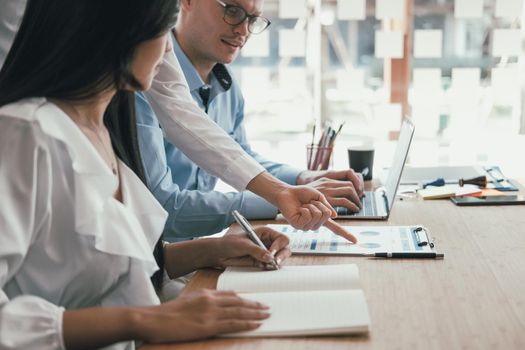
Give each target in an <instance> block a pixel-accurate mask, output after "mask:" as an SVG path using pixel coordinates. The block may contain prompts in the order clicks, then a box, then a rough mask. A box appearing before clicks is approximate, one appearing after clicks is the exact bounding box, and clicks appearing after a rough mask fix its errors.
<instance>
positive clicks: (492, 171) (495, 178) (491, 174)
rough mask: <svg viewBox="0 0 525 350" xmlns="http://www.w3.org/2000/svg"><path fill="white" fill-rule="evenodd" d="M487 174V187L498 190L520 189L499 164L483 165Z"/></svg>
mask: <svg viewBox="0 0 525 350" xmlns="http://www.w3.org/2000/svg"><path fill="white" fill-rule="evenodd" d="M483 170H485V173H486V176H487V180H488V181H487V183H488V184H487V188H493V189H495V190H498V191H503V192H506V191H518V190H519V189H518V188H517V187H516V185H514V183H512V181H510V180H509V179H508V178H507V177H506V176H505V175H503V173H502V172H501V169H500V168H499V166H496V165H495V166H490V167H483Z"/></svg>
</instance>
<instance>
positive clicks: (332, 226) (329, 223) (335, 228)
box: [324, 219, 357, 244]
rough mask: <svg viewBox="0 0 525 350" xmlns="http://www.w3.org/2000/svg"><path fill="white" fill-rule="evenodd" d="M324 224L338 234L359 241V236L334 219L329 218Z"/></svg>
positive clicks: (354, 241) (353, 241)
mask: <svg viewBox="0 0 525 350" xmlns="http://www.w3.org/2000/svg"><path fill="white" fill-rule="evenodd" d="M324 225H325V226H326V227H327V228H328V229H329V230H330V231H332V232H333V233H335V234H336V235H338V236H341V237H343V238H344V239H347V240H349V241H350V242H352V243H354V244H355V243H357V238H356V237H355V236H354V235H353V234H351V233H350V232H348V231H347V230H346V229H345V228H344V227H343V226H341V225H339V224H338V223H337V222H335V221H334V220H332V219H328V221H327V222H325V224H324Z"/></svg>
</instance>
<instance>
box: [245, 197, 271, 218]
mask: <svg viewBox="0 0 525 350" xmlns="http://www.w3.org/2000/svg"><path fill="white" fill-rule="evenodd" d="M243 197H244V199H243V202H242V206H241V208H240V212H241V214H242V215H243V216H244V217H245V218H246V219H249V220H262V219H275V217H276V216H277V208H276V207H274V206H273V205H271V204H270V203H268V202H267V201H266V200H264V199H263V198H261V197H259V196H257V195H256V194H253V193H252V192H243Z"/></svg>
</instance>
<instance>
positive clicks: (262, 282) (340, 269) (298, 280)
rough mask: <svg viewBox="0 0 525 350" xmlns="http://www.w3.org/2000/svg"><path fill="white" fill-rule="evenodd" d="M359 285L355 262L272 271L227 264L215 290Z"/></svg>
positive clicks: (274, 290)
mask: <svg viewBox="0 0 525 350" xmlns="http://www.w3.org/2000/svg"><path fill="white" fill-rule="evenodd" d="M357 288H359V272H358V270H357V265H355V264H342V265H305V266H283V267H281V268H280V269H279V270H275V271H261V270H259V269H255V268H247V267H228V268H227V269H226V271H224V272H223V273H222V274H221V275H220V277H219V280H218V283H217V289H218V290H234V291H236V292H237V293H254V292H282V291H305V290H311V291H313V290H341V289H357Z"/></svg>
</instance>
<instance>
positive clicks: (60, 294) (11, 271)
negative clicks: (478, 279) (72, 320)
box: [0, 99, 167, 350]
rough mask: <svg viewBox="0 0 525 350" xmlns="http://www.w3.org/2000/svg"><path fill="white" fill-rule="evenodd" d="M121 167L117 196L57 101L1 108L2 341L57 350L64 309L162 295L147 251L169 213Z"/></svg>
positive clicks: (143, 301) (2, 345)
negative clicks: (119, 196) (154, 282)
mask: <svg viewBox="0 0 525 350" xmlns="http://www.w3.org/2000/svg"><path fill="white" fill-rule="evenodd" d="M119 169H120V183H121V188H122V196H123V203H121V202H119V201H117V200H116V199H114V198H113V196H112V195H113V193H114V192H115V191H116V189H117V186H118V184H117V181H116V178H115V176H114V175H113V174H112V172H111V170H110V169H109V167H108V166H107V165H106V163H105V162H104V161H103V159H102V158H101V157H100V156H99V154H98V153H97V152H96V150H95V148H94V147H93V145H92V144H91V143H90V142H89V140H88V139H87V138H86V137H85V135H84V134H83V133H82V132H81V131H80V129H79V128H78V127H77V126H76V125H75V123H74V122H73V121H72V120H71V119H70V118H69V117H68V116H67V115H66V114H64V113H63V112H62V111H61V110H60V109H59V108H58V107H57V106H55V105H54V104H52V103H50V102H48V101H47V100H45V99H27V100H23V101H20V102H17V103H14V104H11V105H7V106H4V107H2V108H0V203H1V205H0V208H1V209H0V288H1V290H0V349H26V350H29V349H63V348H64V344H63V337H62V314H63V311H64V309H78V308H86V307H95V306H109V305H111V306H117V305H154V304H158V303H159V300H158V298H157V296H156V294H155V291H154V289H153V286H152V284H151V282H150V276H151V275H152V274H153V273H154V272H155V271H156V270H158V266H157V264H156V262H155V259H154V257H153V254H152V252H153V247H154V245H155V243H156V241H157V240H158V238H159V236H160V234H161V232H162V229H163V227H164V223H165V220H166V216H167V215H166V212H165V211H164V210H163V209H162V207H161V206H160V205H159V204H158V202H157V201H156V200H155V198H154V197H153V196H152V195H151V194H150V192H149V191H148V190H147V189H146V187H145V186H144V185H143V184H142V182H141V181H140V179H138V178H137V176H135V174H134V173H133V172H132V171H131V170H130V169H129V168H128V167H127V166H126V165H125V164H124V163H122V162H120V161H119ZM133 348H134V344H133V342H125V343H120V344H116V345H114V346H112V347H111V349H133Z"/></svg>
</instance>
